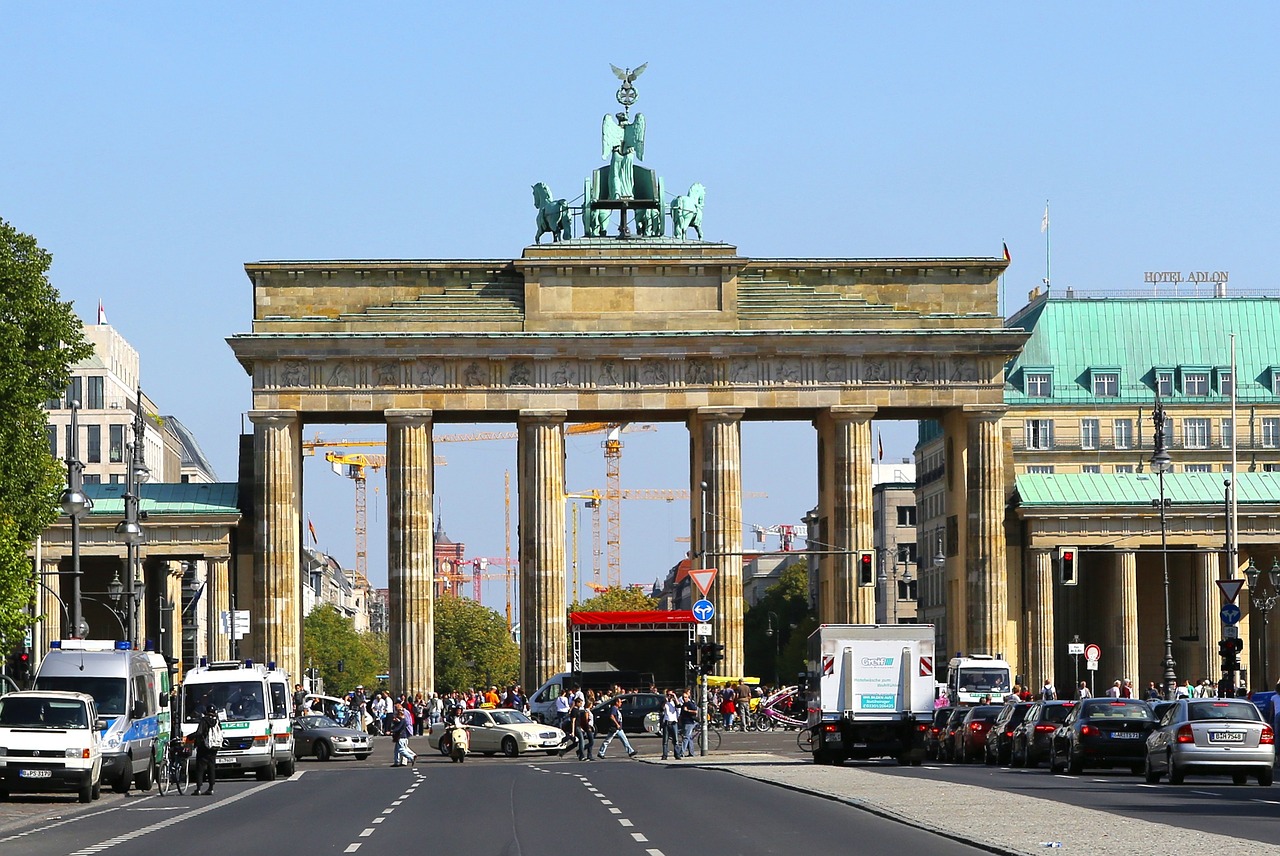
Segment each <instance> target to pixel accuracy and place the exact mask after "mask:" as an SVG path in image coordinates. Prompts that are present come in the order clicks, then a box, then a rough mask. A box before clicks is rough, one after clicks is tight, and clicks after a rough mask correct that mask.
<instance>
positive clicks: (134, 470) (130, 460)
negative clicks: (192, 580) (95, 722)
mask: <svg viewBox="0 0 1280 856" xmlns="http://www.w3.org/2000/svg"><path fill="white" fill-rule="evenodd" d="M142 432H143V424H142V391H141V390H139V391H138V405H137V409H136V410H135V411H134V414H133V442H132V443H126V444H125V449H126V451H127V455H126V464H127V466H126V468H125V474H124V484H125V488H124V520H122V521H120V522H119V523H117V524H116V530H115V531H116V536H117V537H118V538H119V539H120V540H121V541H123V542H124V544H125V556H126V559H125V564H126V567H125V581H124V595H125V596H126V597H127V601H126V603H125V613H126V616H127V617H126V619H125V625H126V627H127V628H128V629H127V630H126V634H127V635H128V636H129V641H131V642H133V643H134V644H135V645H137V643H138V637H139V633H138V604H139V602H140V601H141V600H142V575H141V573H139V565H140V562H139V553H140V550H139V546H140V545H141V544H142V541H143V538H144V537H145V533H144V532H143V530H142V524H141V523H140V522H139V520H140V519H141V517H142V515H141V512H140V511H139V509H138V507H139V499H140V498H139V496H138V494H139V493H140V492H141V486H142V485H143V484H144V483H145V482H146V481H147V479H148V478H149V477H150V475H151V471H150V470H148V469H147V464H146V461H145V459H144V456H143V450H142Z"/></svg>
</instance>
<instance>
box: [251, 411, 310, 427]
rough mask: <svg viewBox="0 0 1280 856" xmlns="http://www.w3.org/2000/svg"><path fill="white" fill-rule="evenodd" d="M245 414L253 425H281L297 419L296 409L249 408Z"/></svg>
mask: <svg viewBox="0 0 1280 856" xmlns="http://www.w3.org/2000/svg"><path fill="white" fill-rule="evenodd" d="M247 415H248V417H249V421H250V422H252V423H253V424H254V425H282V424H285V423H294V422H297V421H298V411H296V410H250V411H249V413H248V414H247Z"/></svg>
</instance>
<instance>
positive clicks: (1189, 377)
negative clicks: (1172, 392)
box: [1178, 366, 1209, 398]
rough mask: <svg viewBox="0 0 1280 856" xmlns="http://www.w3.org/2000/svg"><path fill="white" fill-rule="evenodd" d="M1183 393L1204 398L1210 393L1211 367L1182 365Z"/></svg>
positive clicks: (1180, 372)
mask: <svg viewBox="0 0 1280 856" xmlns="http://www.w3.org/2000/svg"><path fill="white" fill-rule="evenodd" d="M1178 373H1179V374H1180V375H1182V394H1183V395H1185V396H1188V397H1191V398H1204V397H1205V396H1207V395H1208V394H1209V369H1208V367H1207V366H1180V367H1179V368H1178Z"/></svg>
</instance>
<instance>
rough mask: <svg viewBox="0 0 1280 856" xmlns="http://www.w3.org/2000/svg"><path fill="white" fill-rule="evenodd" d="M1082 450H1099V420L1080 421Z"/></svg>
mask: <svg viewBox="0 0 1280 856" xmlns="http://www.w3.org/2000/svg"><path fill="white" fill-rule="evenodd" d="M1080 448H1081V449H1096V448H1098V420H1097V419H1081V420H1080Z"/></svg>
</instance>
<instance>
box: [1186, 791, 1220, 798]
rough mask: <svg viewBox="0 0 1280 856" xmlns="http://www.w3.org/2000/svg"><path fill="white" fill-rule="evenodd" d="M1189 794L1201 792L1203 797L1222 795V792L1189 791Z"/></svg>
mask: <svg viewBox="0 0 1280 856" xmlns="http://www.w3.org/2000/svg"><path fill="white" fill-rule="evenodd" d="M1187 793H1189V794H1199V795H1200V796H1202V797H1220V796H1222V794H1215V793H1214V792H1213V791H1187Z"/></svg>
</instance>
